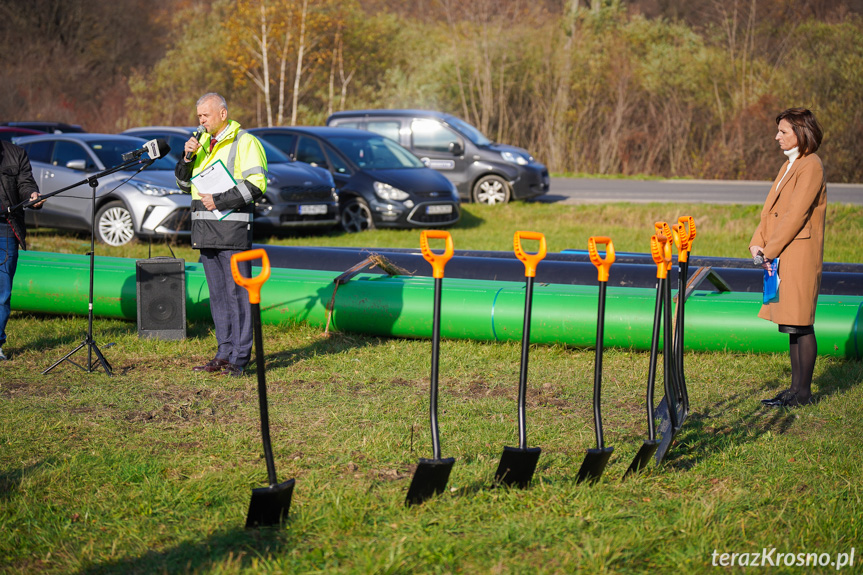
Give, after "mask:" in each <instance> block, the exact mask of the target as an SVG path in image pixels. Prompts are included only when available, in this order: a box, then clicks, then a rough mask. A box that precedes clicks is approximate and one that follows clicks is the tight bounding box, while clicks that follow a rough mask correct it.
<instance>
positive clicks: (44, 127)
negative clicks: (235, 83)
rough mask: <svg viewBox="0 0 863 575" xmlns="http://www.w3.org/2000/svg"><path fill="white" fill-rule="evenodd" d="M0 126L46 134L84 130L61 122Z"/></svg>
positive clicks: (6, 123)
mask: <svg viewBox="0 0 863 575" xmlns="http://www.w3.org/2000/svg"><path fill="white" fill-rule="evenodd" d="M0 126H9V127H10V128H27V129H28V130H36V131H37V132H43V133H47V134H69V133H76V134H80V133H82V132H85V131H86V130H84V128H82V127H81V126H79V125H77V124H64V123H63V122H0Z"/></svg>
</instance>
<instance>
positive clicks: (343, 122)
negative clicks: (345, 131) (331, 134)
mask: <svg viewBox="0 0 863 575" xmlns="http://www.w3.org/2000/svg"><path fill="white" fill-rule="evenodd" d="M330 125H331V126H338V127H339V128H354V129H355V130H361V129H362V128H360V123H359V122H352V121H350V120H336V121H335V122H333V123H332V124H330Z"/></svg>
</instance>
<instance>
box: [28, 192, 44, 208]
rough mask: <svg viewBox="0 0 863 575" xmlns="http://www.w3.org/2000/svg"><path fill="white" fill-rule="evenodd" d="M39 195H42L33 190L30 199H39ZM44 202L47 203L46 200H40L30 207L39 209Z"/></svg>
mask: <svg viewBox="0 0 863 575" xmlns="http://www.w3.org/2000/svg"><path fill="white" fill-rule="evenodd" d="M39 197H40V196H39V192H33V193H32V194H30V201H31V202H32V201H34V200H38V199H39ZM44 204H45V200H42V201H41V202H39V203H37V204H33V205H32V206H30V208H31V209H34V210H38V209H39V208H41V207H42V206H43V205H44Z"/></svg>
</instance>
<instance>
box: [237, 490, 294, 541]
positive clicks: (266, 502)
mask: <svg viewBox="0 0 863 575" xmlns="http://www.w3.org/2000/svg"><path fill="white" fill-rule="evenodd" d="M293 493H294V480H293V479H289V480H287V481H285V482H284V483H279V484H278V485H272V486H270V487H259V488H257V489H252V500H251V501H250V502H249V514H248V516H247V517H246V529H252V528H255V527H268V526H270V525H278V524H280V523H281V522H282V521H284V520H285V519H287V517H288V511H290V509H291V495H293Z"/></svg>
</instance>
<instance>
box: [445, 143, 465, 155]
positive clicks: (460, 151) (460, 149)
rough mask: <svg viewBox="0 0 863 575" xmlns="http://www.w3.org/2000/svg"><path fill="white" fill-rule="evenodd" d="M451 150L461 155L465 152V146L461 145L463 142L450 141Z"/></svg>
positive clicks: (454, 153) (453, 153)
mask: <svg viewBox="0 0 863 575" xmlns="http://www.w3.org/2000/svg"><path fill="white" fill-rule="evenodd" d="M449 151H450V153H451V154H452V155H453V156H461V155H462V154H464V146H462V145H461V142H450V143H449Z"/></svg>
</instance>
